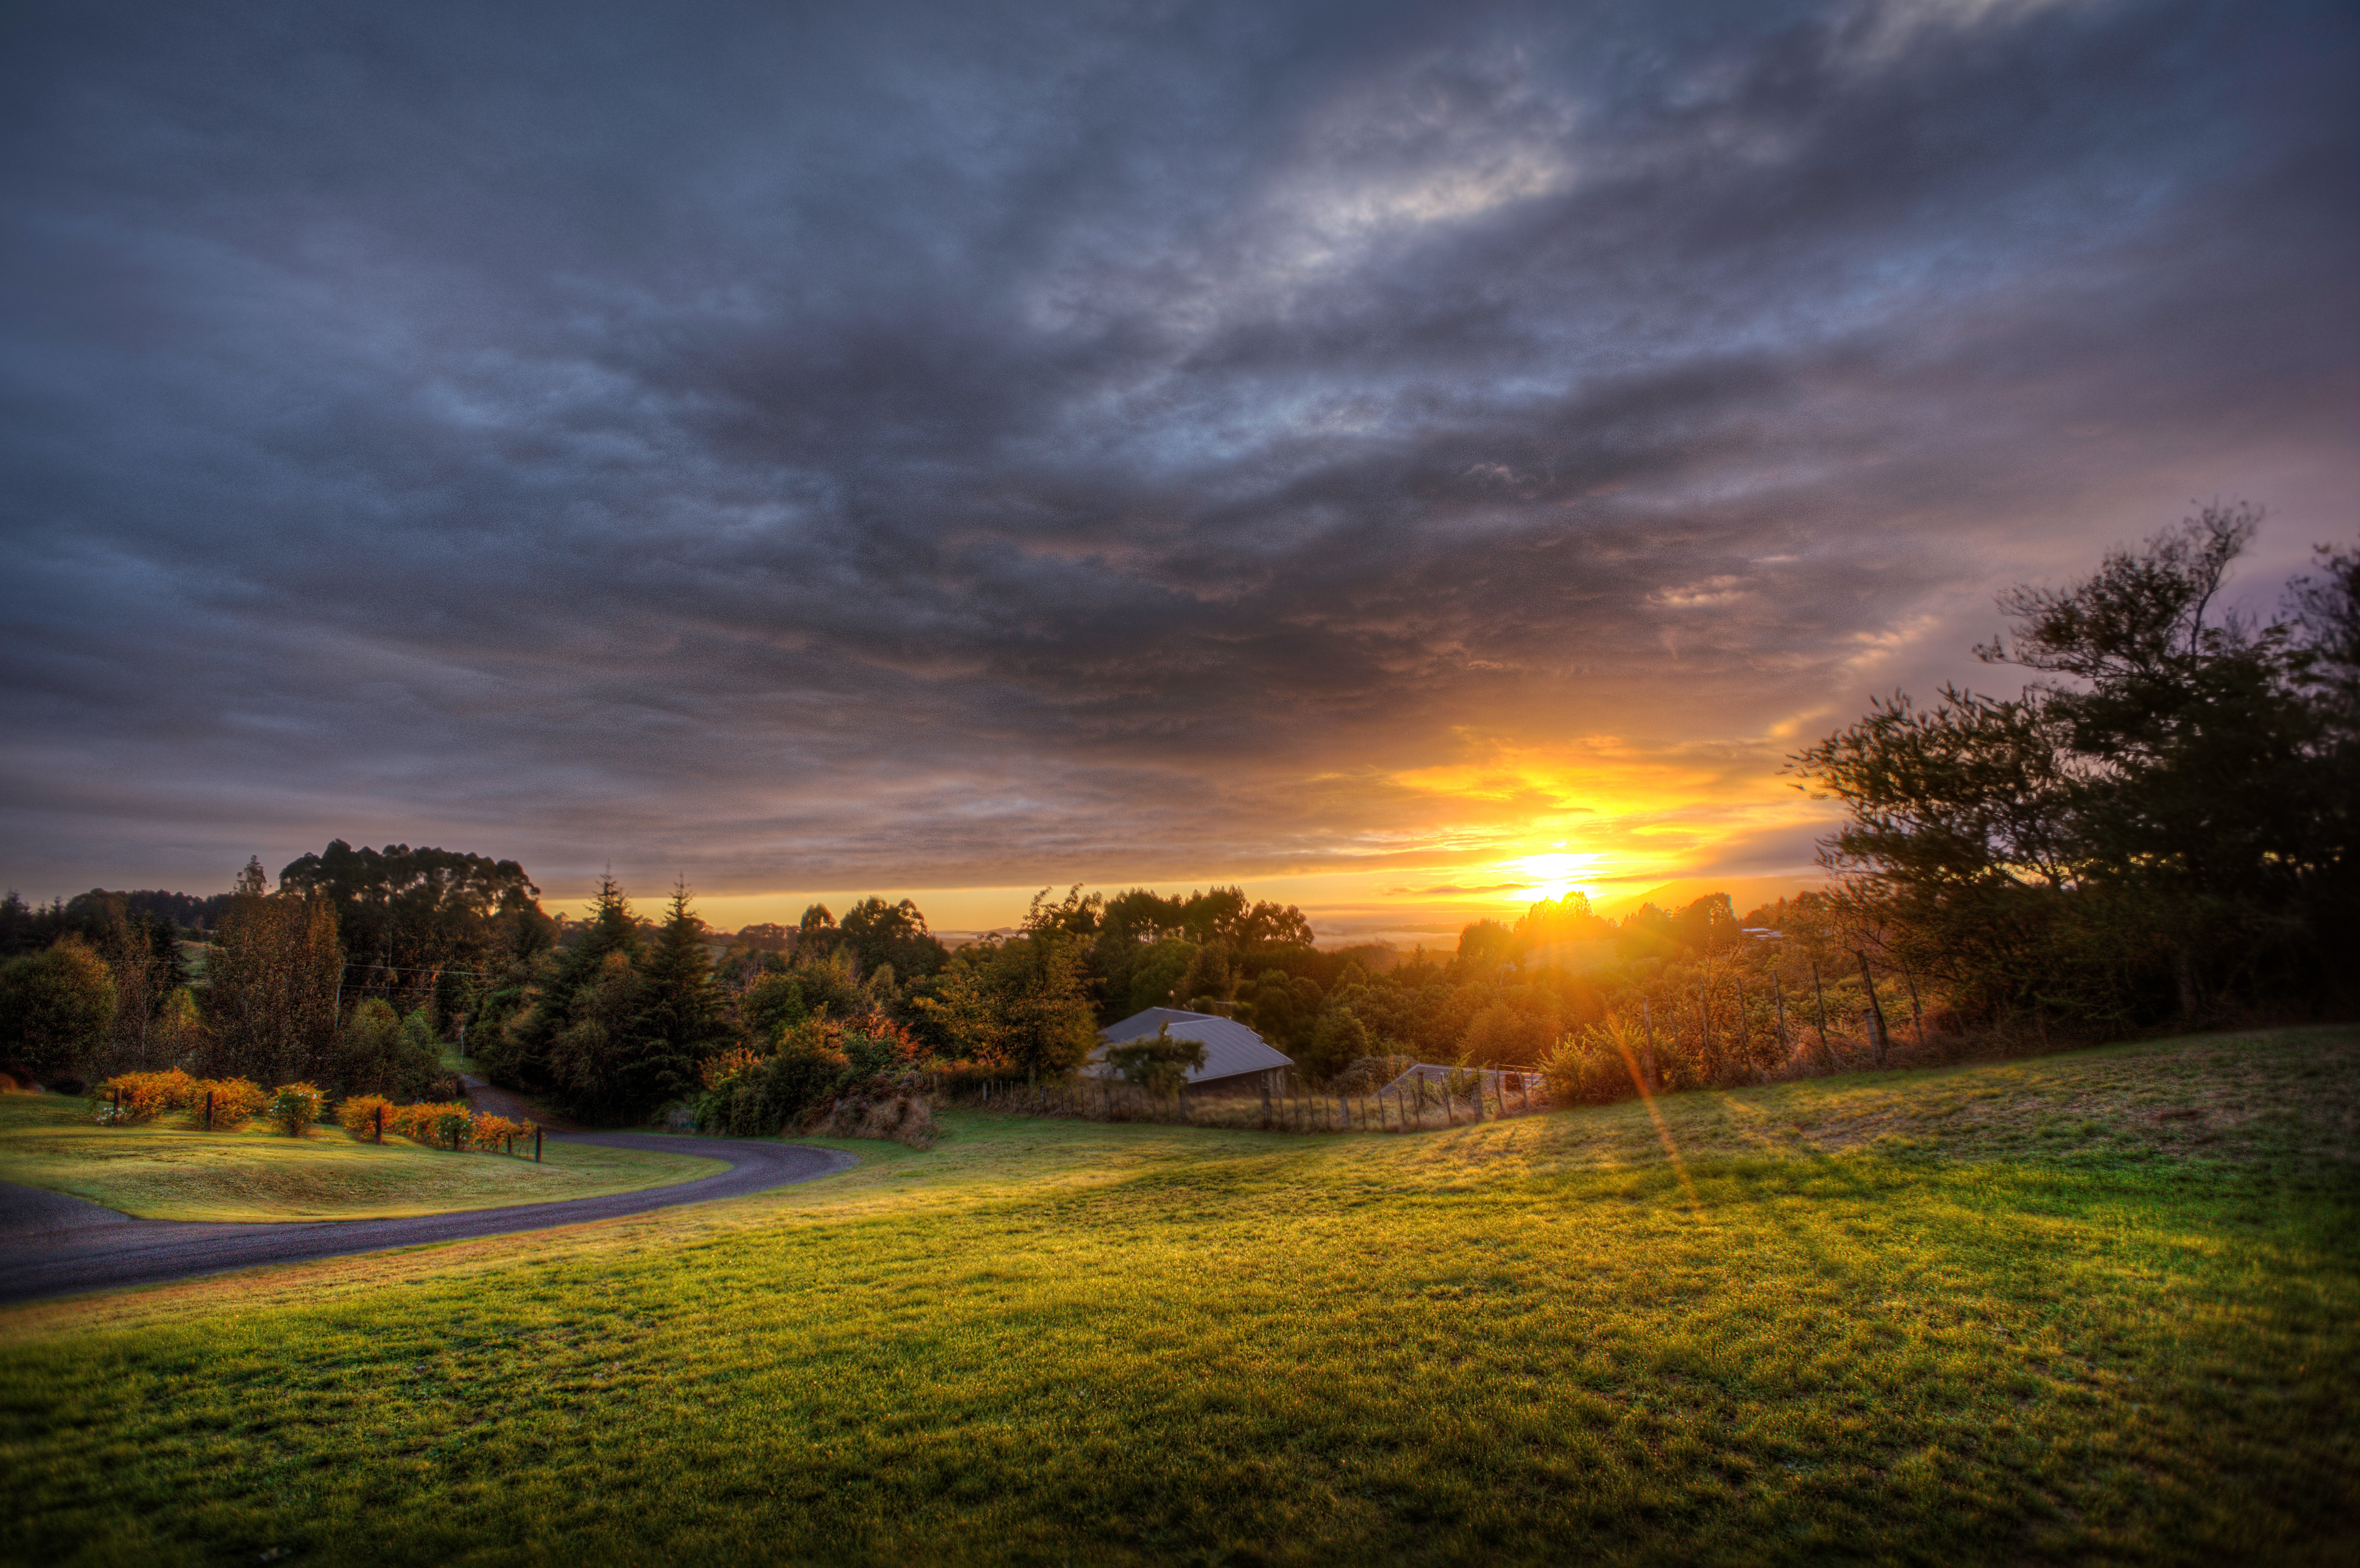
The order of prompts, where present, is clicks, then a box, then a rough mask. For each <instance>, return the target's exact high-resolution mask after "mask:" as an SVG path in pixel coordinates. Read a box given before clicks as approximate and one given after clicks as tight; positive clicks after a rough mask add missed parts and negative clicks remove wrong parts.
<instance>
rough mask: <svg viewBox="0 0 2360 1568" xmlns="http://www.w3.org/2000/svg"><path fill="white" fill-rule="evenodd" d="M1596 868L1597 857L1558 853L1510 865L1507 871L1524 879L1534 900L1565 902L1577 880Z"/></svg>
mask: <svg viewBox="0 0 2360 1568" xmlns="http://www.w3.org/2000/svg"><path fill="white" fill-rule="evenodd" d="M1597 864H1598V856H1596V855H1568V854H1565V853H1562V852H1555V853H1551V854H1547V855H1525V856H1524V858H1523V859H1521V860H1513V861H1510V862H1509V863H1508V869H1509V870H1510V871H1512V872H1513V873H1515V874H1517V875H1520V876H1521V877H1523V878H1524V881H1525V882H1526V883H1527V884H1528V885H1529V887H1530V889H1531V891H1532V893H1533V895H1534V896H1535V898H1564V897H1565V896H1566V895H1567V894H1568V893H1570V892H1572V891H1573V890H1574V888H1575V887H1576V885H1577V879H1578V878H1579V877H1582V876H1584V875H1586V874H1587V873H1589V872H1590V871H1591V870H1592V869H1593V868H1595V867H1596V866H1597Z"/></svg>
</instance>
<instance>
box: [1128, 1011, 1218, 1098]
mask: <svg viewBox="0 0 2360 1568" xmlns="http://www.w3.org/2000/svg"><path fill="white" fill-rule="evenodd" d="M1106 1063H1107V1065H1108V1066H1109V1067H1110V1068H1112V1069H1113V1070H1114V1071H1115V1072H1117V1073H1120V1074H1122V1077H1123V1080H1124V1081H1125V1082H1126V1083H1136V1084H1138V1085H1139V1086H1140V1087H1141V1088H1142V1089H1145V1090H1146V1091H1147V1092H1148V1093H1149V1094H1153V1095H1155V1096H1157V1097H1158V1098H1160V1099H1170V1098H1172V1097H1173V1096H1174V1095H1175V1094H1179V1093H1180V1091H1181V1089H1182V1087H1183V1086H1185V1084H1186V1083H1187V1082H1188V1074H1189V1073H1191V1072H1192V1071H1194V1070H1196V1069H1197V1068H1200V1067H1202V1066H1204V1065H1205V1046H1204V1042H1203V1041H1201V1040H1181V1039H1178V1038H1175V1036H1174V1035H1173V1033H1172V1026H1171V1025H1170V1024H1169V1023H1166V1024H1164V1026H1163V1027H1162V1028H1160V1029H1157V1030H1156V1031H1155V1033H1154V1034H1153V1036H1151V1037H1149V1038H1148V1039H1145V1040H1126V1041H1124V1042H1123V1043H1122V1044H1120V1045H1110V1046H1109V1047H1107V1052H1106Z"/></svg>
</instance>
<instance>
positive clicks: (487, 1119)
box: [467, 1116, 532, 1152]
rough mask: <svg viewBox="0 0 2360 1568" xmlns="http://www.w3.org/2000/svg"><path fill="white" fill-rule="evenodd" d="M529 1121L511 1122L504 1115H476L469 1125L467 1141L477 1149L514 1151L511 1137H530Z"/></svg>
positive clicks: (530, 1125)
mask: <svg viewBox="0 0 2360 1568" xmlns="http://www.w3.org/2000/svg"><path fill="white" fill-rule="evenodd" d="M531 1136H532V1124H531V1123H530V1122H513V1121H510V1120H508V1117H506V1116H477V1117H475V1120H474V1121H473V1122H472V1123H471V1124H470V1125H469V1127H468V1129H467V1141H468V1142H469V1143H470V1144H472V1145H473V1146H474V1147H475V1148H477V1149H508V1151H509V1152H513V1151H514V1144H513V1142H512V1140H513V1139H516V1138H530V1137H531Z"/></svg>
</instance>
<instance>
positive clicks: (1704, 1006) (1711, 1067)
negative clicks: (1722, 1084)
mask: <svg viewBox="0 0 2360 1568" xmlns="http://www.w3.org/2000/svg"><path fill="white" fill-rule="evenodd" d="M1697 1021H1698V1023H1699V1025H1701V1026H1702V1028H1703V1029H1704V1033H1703V1034H1702V1036H1700V1037H1699V1040H1698V1044H1697V1051H1698V1052H1699V1055H1701V1056H1702V1057H1703V1059H1704V1066H1705V1071H1706V1072H1708V1073H1712V1075H1713V1076H1714V1077H1716V1078H1718V1077H1720V1076H1721V1073H1720V1072H1719V1071H1718V1069H1719V1068H1720V1066H1721V1059H1720V1058H1719V1057H1717V1056H1715V1055H1714V1054H1713V1051H1712V1009H1711V1007H1710V1005H1709V1004H1708V1003H1707V1002H1706V1001H1705V996H1704V993H1703V992H1701V991H1699V992H1698V993H1697Z"/></svg>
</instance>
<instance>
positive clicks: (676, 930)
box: [633, 883, 729, 1094]
mask: <svg viewBox="0 0 2360 1568" xmlns="http://www.w3.org/2000/svg"><path fill="white" fill-rule="evenodd" d="M639 975H640V980H641V982H642V984H643V985H644V986H645V1000H644V1011H643V1013H642V1015H641V1017H640V1019H639V1028H638V1034H639V1046H640V1053H641V1057H642V1060H641V1062H638V1063H635V1064H634V1068H633V1071H634V1073H636V1074H638V1075H639V1076H641V1077H644V1078H645V1079H646V1080H647V1081H648V1082H650V1083H655V1082H657V1081H659V1080H661V1082H663V1083H672V1082H673V1081H675V1080H677V1081H678V1083H679V1085H680V1086H679V1087H678V1088H676V1089H672V1090H671V1091H670V1093H672V1094H685V1093H687V1091H688V1088H689V1086H690V1085H692V1084H694V1082H695V1080H696V1068H697V1066H698V1065H699V1064H700V1063H702V1062H704V1061H705V1059H706V1058H707V1057H711V1056H715V1055H717V1054H719V1053H720V1052H721V1051H725V1050H727V1048H728V1045H729V1033H728V1029H727V1027H726V1026H725V1025H724V1023H723V1021H722V1017H721V994H720V992H719V991H718V990H717V989H716V987H715V985H714V984H713V959H712V955H711V954H709V953H706V952H705V922H704V921H703V920H699V919H697V918H696V916H695V915H694V914H692V913H691V912H690V911H689V908H688V887H687V885H686V884H685V883H683V884H680V885H678V886H676V887H673V889H672V905H671V908H670V909H669V910H668V911H667V913H666V915H665V918H664V925H663V930H662V931H661V933H660V934H659V935H658V936H657V938H656V940H655V942H653V943H652V944H651V945H650V947H649V948H648V950H647V952H646V953H645V954H644V955H643V957H642V958H641V960H640V963H639Z"/></svg>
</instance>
